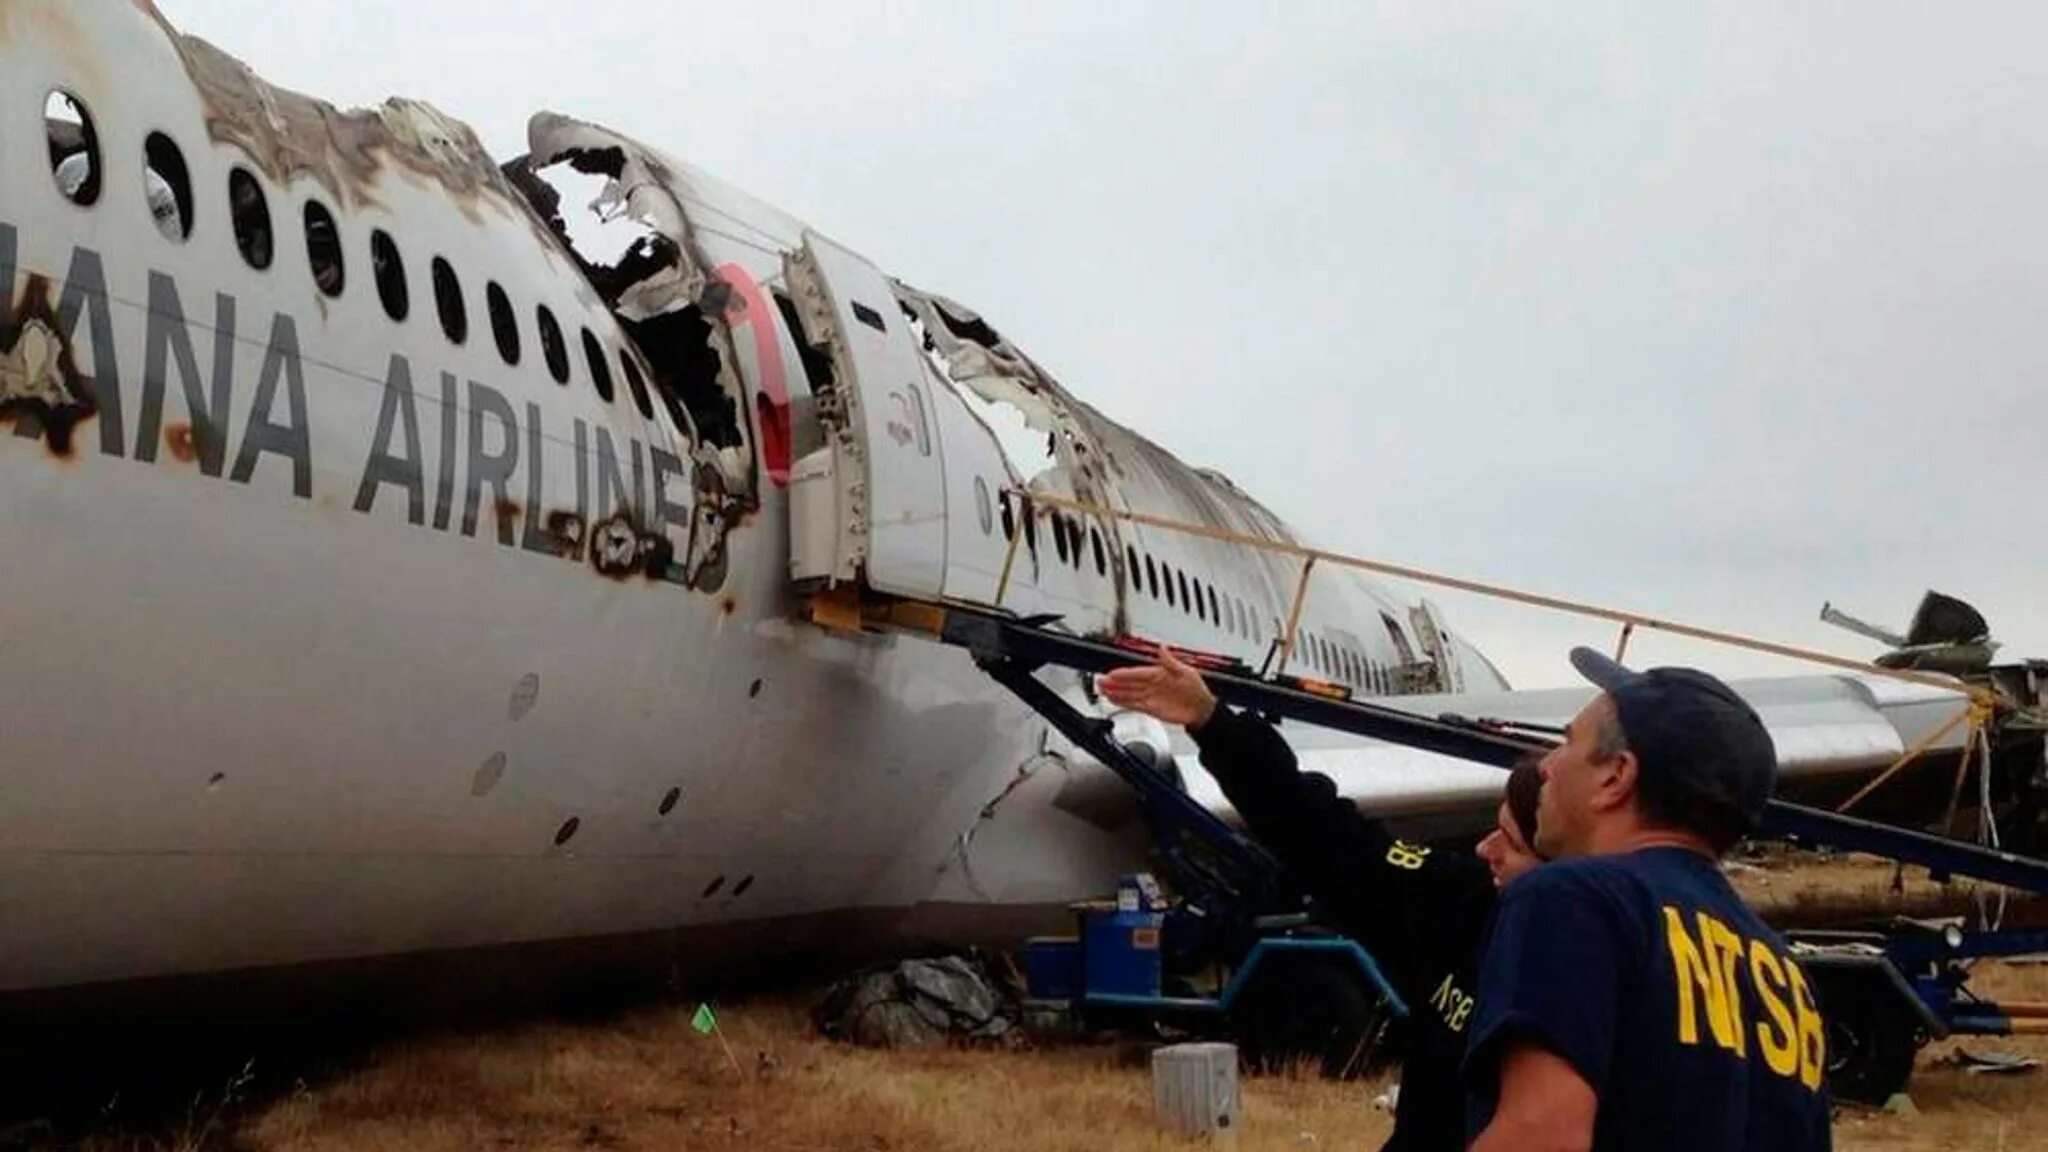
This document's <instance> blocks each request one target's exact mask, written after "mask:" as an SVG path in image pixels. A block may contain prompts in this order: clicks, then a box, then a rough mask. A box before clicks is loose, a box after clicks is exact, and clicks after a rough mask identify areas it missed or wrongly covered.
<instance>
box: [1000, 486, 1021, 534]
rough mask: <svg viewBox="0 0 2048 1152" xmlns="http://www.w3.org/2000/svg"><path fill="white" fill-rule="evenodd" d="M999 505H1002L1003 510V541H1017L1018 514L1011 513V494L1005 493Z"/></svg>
mask: <svg viewBox="0 0 2048 1152" xmlns="http://www.w3.org/2000/svg"><path fill="white" fill-rule="evenodd" d="M997 503H999V504H1001V505H1002V508H1003V539H1005V540H1015V539H1016V538H1017V514H1016V513H1015V512H1012V511H1010V494H1009V493H1008V492H1004V493H1003V494H1002V496H1000V497H999V498H998V499H997Z"/></svg>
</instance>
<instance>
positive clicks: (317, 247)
mask: <svg viewBox="0 0 2048 1152" xmlns="http://www.w3.org/2000/svg"><path fill="white" fill-rule="evenodd" d="M305 223H306V262H307V263H308V264H310V265H312V267H313V283H314V284H316V285H318V286H319V288H320V292H321V294H322V295H326V296H339V295H341V289H342V285H343V284H344V283H345V282H346V280H347V275H346V270H345V269H343V267H342V263H341V231H340V229H338V228H336V227H335V226H334V214H333V213H331V212H329V211H328V210H327V206H326V205H324V204H322V203H320V202H319V201H318V200H308V201H306V211H305Z"/></svg>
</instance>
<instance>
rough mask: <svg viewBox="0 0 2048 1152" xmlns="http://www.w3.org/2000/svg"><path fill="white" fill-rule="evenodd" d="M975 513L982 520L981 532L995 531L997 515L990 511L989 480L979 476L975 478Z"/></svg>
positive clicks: (988, 533) (984, 534) (983, 533)
mask: <svg viewBox="0 0 2048 1152" xmlns="http://www.w3.org/2000/svg"><path fill="white" fill-rule="evenodd" d="M974 514H975V515H976V516H977V517H979V518H980V520H981V534H982V535H983V536H990V535H993V534H994V533H995V515H994V514H993V513H991V512H990V511H989V500H988V481H986V480H984V479H982V478H981V477H979V476H976V477H975V478H974Z"/></svg>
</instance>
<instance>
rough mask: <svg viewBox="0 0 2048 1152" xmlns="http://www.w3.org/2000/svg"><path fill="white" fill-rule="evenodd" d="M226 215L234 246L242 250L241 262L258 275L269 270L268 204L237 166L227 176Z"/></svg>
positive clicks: (244, 170)
mask: <svg viewBox="0 0 2048 1152" xmlns="http://www.w3.org/2000/svg"><path fill="white" fill-rule="evenodd" d="M228 215H229V217H230V218H232V219H233V220H234V222H235V246H236V247H238V248H240V249H241V250H242V259H244V260H247V261H248V262H249V267H251V268H254V269H256V270H257V271H258V272H261V271H263V270H264V269H266V268H269V267H270V259H271V255H272V251H271V236H272V233H271V231H270V201H269V200H268V199H266V198H265V197H264V195H263V185H261V184H258V183H257V182H256V177H254V176H251V175H250V174H249V170H248V169H247V168H241V167H237V168H235V169H233V170H231V171H230V172H229V173H228Z"/></svg>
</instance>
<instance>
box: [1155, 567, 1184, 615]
mask: <svg viewBox="0 0 2048 1152" xmlns="http://www.w3.org/2000/svg"><path fill="white" fill-rule="evenodd" d="M1159 582H1160V583H1162V584H1164V585H1166V606H1167V607H1169V608H1178V607H1180V601H1179V600H1176V599H1174V596H1173V569H1172V568H1171V567H1169V566H1167V565H1165V564H1161V565H1160V566H1159Z"/></svg>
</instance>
